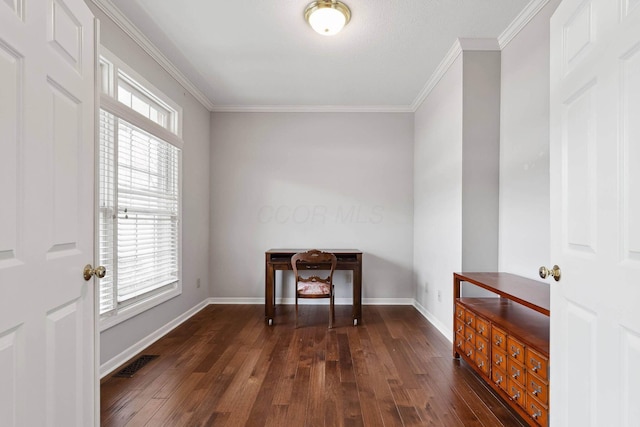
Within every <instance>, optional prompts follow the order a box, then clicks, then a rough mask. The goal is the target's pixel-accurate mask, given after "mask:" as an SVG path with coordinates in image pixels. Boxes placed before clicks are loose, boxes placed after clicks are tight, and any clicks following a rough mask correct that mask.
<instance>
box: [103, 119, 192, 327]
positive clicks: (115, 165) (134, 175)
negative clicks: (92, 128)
mask: <svg viewBox="0 0 640 427" xmlns="http://www.w3.org/2000/svg"><path fill="white" fill-rule="evenodd" d="M100 156H101V159H100V168H99V173H100V177H99V182H100V184H99V185H100V208H99V209H100V215H99V233H100V234H99V240H100V262H101V265H104V266H105V267H106V268H107V271H111V272H112V274H110V275H109V274H108V275H107V277H105V278H104V279H102V280H101V282H100V285H101V286H100V313H101V315H105V314H108V313H109V312H111V311H114V310H117V309H118V308H119V307H122V306H125V305H128V304H132V303H134V302H136V301H139V300H141V299H144V298H146V297H147V296H148V295H149V293H152V292H157V291H158V290H161V289H163V288H166V287H171V286H173V285H175V284H176V283H177V281H178V280H179V156H180V150H179V149H178V148H177V147H175V146H173V145H171V144H169V143H168V142H165V141H163V140H161V139H159V138H157V137H155V136H153V135H151V134H149V133H147V132H145V131H143V130H142V129H140V128H137V127H135V126H133V125H132V124H130V123H128V122H127V121H125V120H123V119H122V118H118V117H115V116H114V115H113V114H111V113H109V112H107V111H104V110H101V111H100Z"/></svg>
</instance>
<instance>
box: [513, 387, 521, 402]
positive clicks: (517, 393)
mask: <svg viewBox="0 0 640 427" xmlns="http://www.w3.org/2000/svg"><path fill="white" fill-rule="evenodd" d="M511 392H512V393H513V392H515V394H514V395H513V396H511V398H512V399H513V400H518V399H519V398H520V391H518V390H516V389H515V388H513V387H511Z"/></svg>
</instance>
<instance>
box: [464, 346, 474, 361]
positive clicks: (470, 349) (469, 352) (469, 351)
mask: <svg viewBox="0 0 640 427" xmlns="http://www.w3.org/2000/svg"><path fill="white" fill-rule="evenodd" d="M464 355H465V356H467V357H468V358H469V360H471V361H475V360H476V359H475V357H476V356H475V355H476V347H475V346H474V345H473V343H470V342H465V343H464Z"/></svg>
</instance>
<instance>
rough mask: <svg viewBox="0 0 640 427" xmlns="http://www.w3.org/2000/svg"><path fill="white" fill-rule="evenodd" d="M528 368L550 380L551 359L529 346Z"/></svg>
mask: <svg viewBox="0 0 640 427" xmlns="http://www.w3.org/2000/svg"><path fill="white" fill-rule="evenodd" d="M525 360H526V365H527V370H528V371H529V372H533V373H535V374H536V375H537V376H539V377H540V378H542V379H543V380H545V381H548V380H549V359H547V358H546V357H544V356H543V355H541V354H540V353H538V352H537V351H535V350H531V349H530V348H528V347H527V357H526V359H525Z"/></svg>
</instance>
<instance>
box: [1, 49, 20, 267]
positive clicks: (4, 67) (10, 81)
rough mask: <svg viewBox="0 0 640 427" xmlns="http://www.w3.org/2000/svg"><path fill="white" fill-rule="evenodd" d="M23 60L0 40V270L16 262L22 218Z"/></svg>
mask: <svg viewBox="0 0 640 427" xmlns="http://www.w3.org/2000/svg"><path fill="white" fill-rule="evenodd" d="M21 81H22V58H21V55H20V54H19V53H18V52H17V51H15V50H14V49H13V48H12V47H11V46H8V45H7V44H6V43H3V42H2V40H0V93H2V96H1V97H0V116H1V117H2V120H0V135H2V136H3V139H2V144H0V182H2V183H4V184H2V185H0V200H2V201H3V203H6V205H5V206H7V208H4V207H3V209H0V268H2V267H3V266H4V267H6V266H8V264H9V262H15V261H16V256H17V255H16V254H17V246H18V234H17V233H18V231H17V230H18V218H21V217H22V215H21V214H22V212H21V207H20V205H19V203H18V195H19V194H20V193H21V188H20V184H21V183H20V180H19V173H18V167H19V157H18V156H19V153H20V145H21V138H20V136H21V135H20V131H21V129H22V110H23V108H22V98H23V94H22V84H21Z"/></svg>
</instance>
